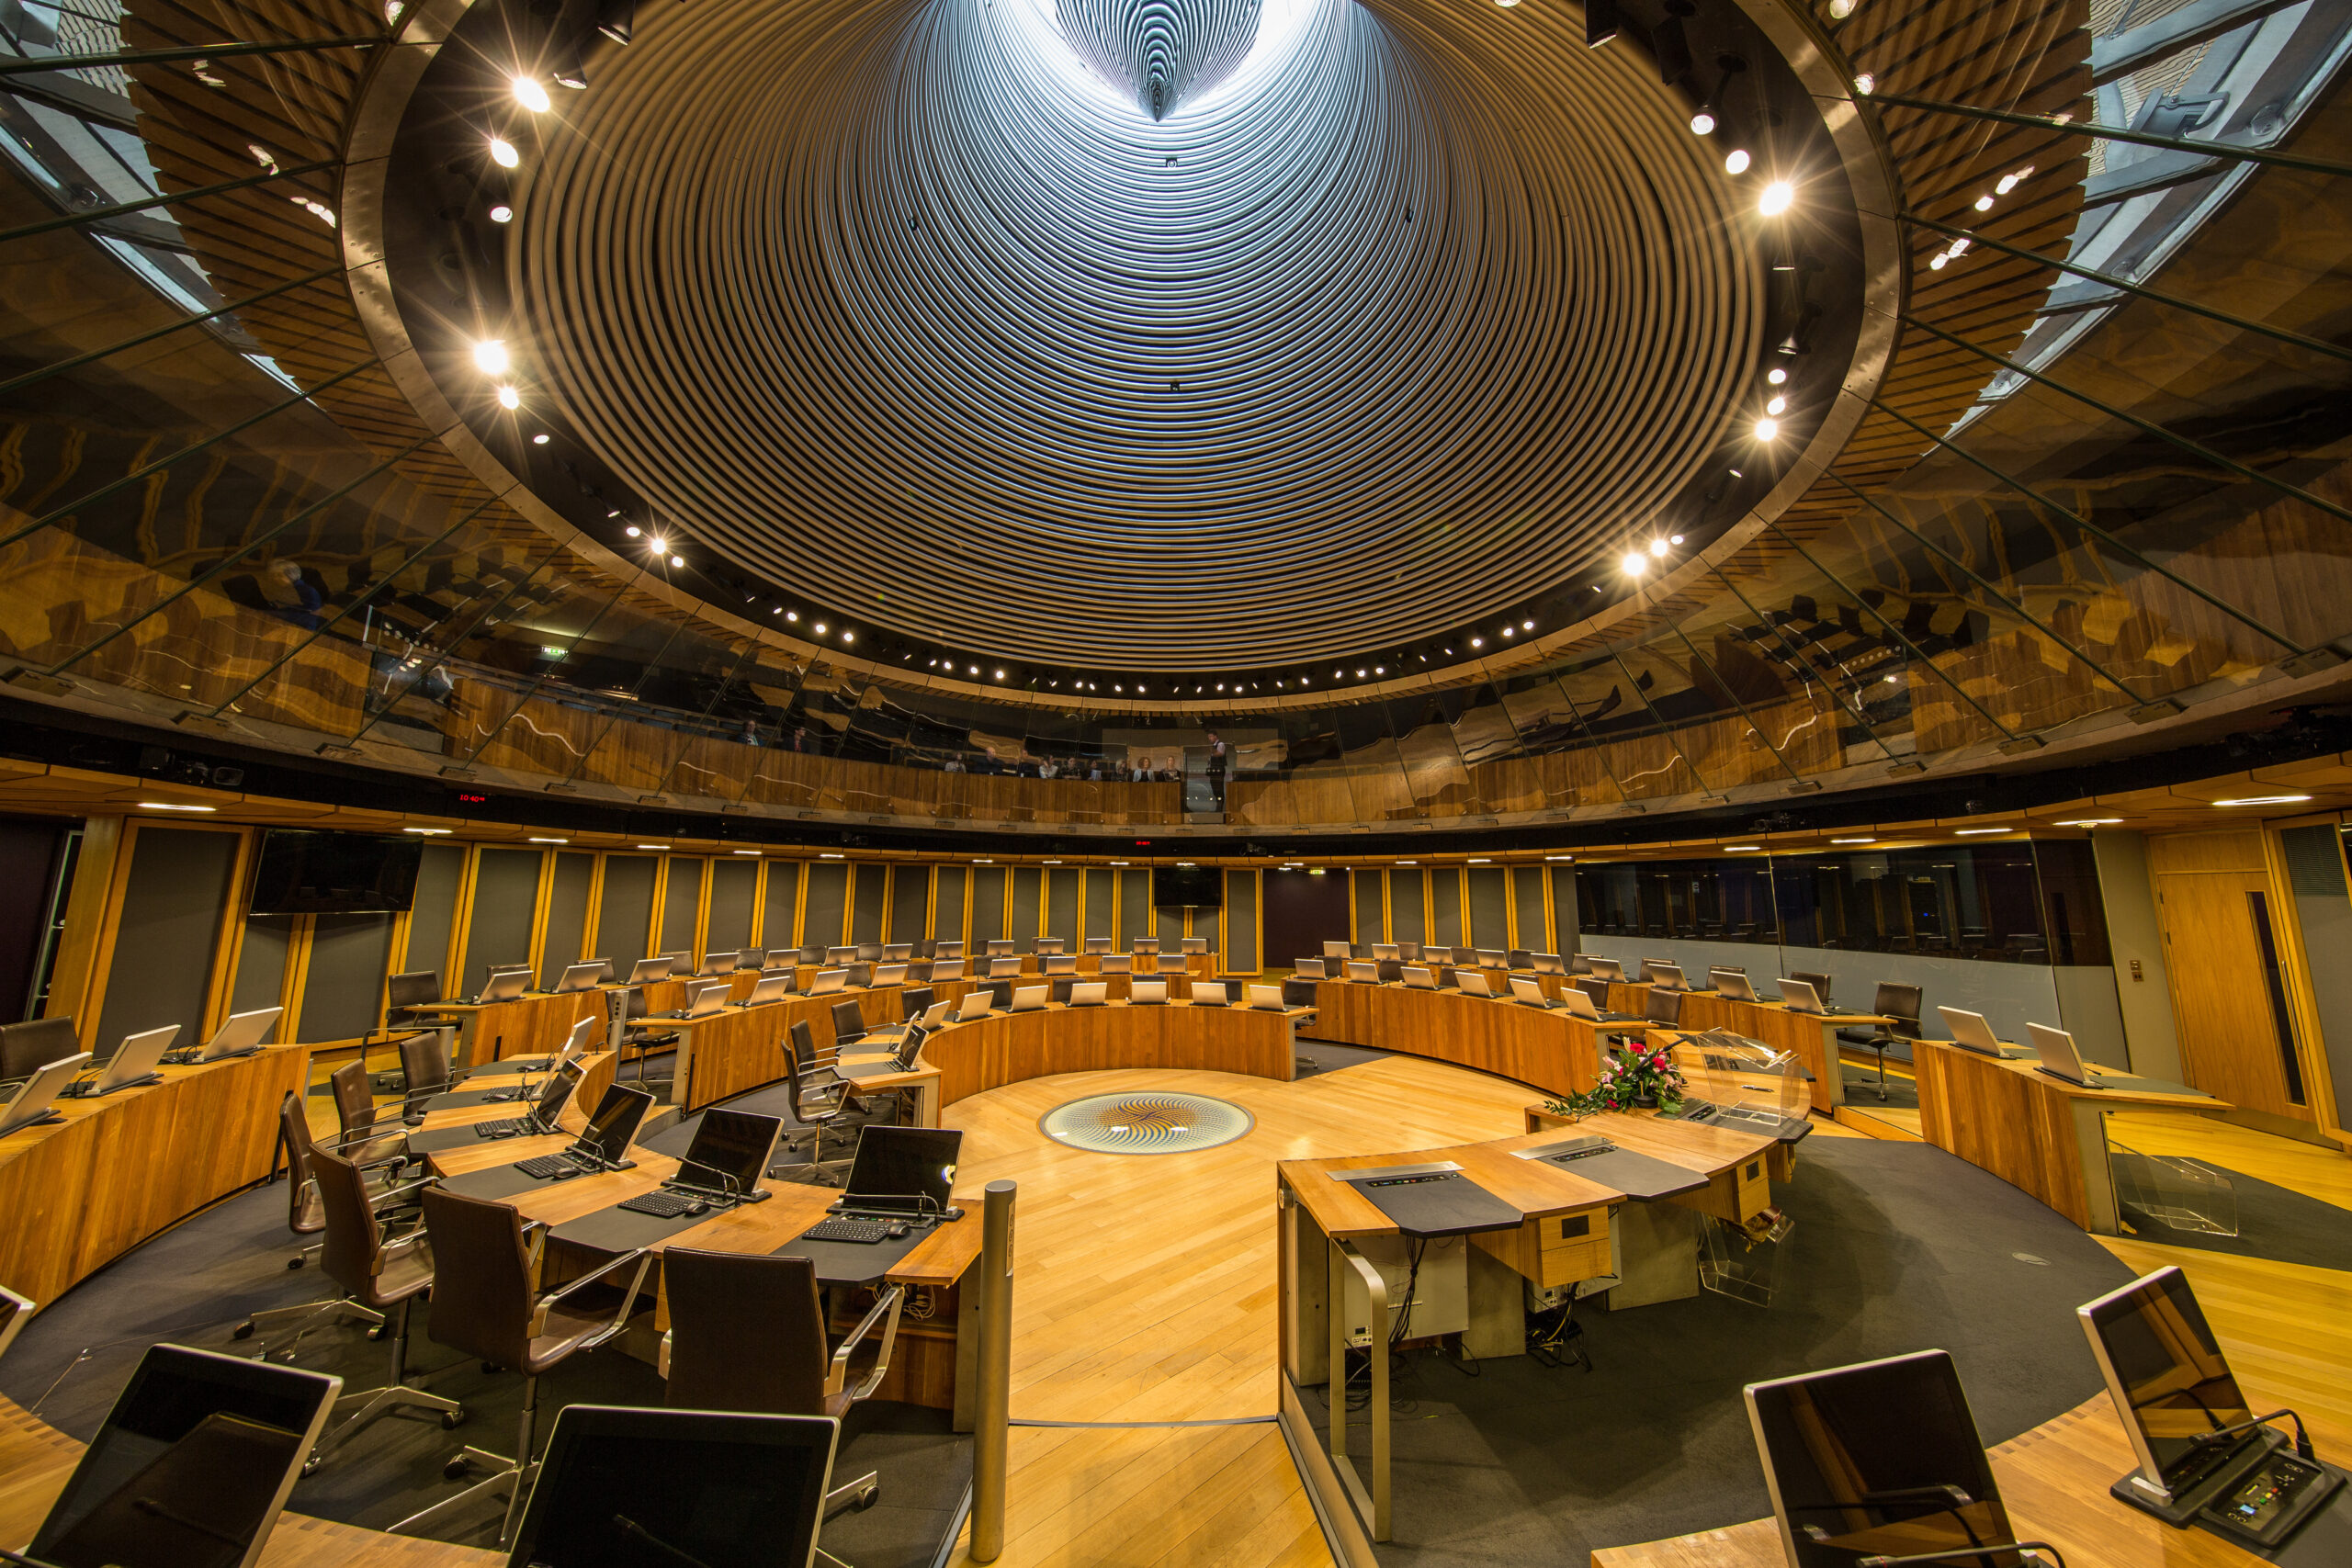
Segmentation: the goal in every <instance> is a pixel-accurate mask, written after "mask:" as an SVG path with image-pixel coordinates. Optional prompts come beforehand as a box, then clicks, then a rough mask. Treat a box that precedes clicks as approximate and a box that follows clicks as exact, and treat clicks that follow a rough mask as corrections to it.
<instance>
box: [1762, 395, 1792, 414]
mask: <svg viewBox="0 0 2352 1568" xmlns="http://www.w3.org/2000/svg"><path fill="white" fill-rule="evenodd" d="M1788 406H1789V400H1788V399H1786V398H1778V397H1776V398H1774V399H1772V400H1770V401H1769V402H1767V403H1766V404H1765V405H1764V412H1766V413H1770V414H1778V413H1782V412H1786V411H1787V409H1788Z"/></svg>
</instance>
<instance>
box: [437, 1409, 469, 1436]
mask: <svg viewBox="0 0 2352 1568" xmlns="http://www.w3.org/2000/svg"><path fill="white" fill-rule="evenodd" d="M465 1424H466V1413H465V1412H464V1411H462V1410H444V1411H443V1412H441V1429H442V1430H443V1431H445V1432H454V1431H456V1430H457V1429H458V1427H462V1426H464V1425H465Z"/></svg>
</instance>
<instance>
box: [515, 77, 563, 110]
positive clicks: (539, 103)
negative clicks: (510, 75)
mask: <svg viewBox="0 0 2352 1568" xmlns="http://www.w3.org/2000/svg"><path fill="white" fill-rule="evenodd" d="M509 85H511V86H512V87H513V88H514V89H515V102H516V103H518V104H520V105H522V106H523V107H525V108H526V109H529V110H530V111H531V112H532V113H533V114H545V113H547V112H548V108H549V107H552V100H551V99H549V98H548V90H547V89H546V88H545V87H543V86H541V85H539V84H538V83H537V81H536V80H534V79H533V78H531V77H528V76H517V77H515V80H514V81H513V82H512V83H510V84H509Z"/></svg>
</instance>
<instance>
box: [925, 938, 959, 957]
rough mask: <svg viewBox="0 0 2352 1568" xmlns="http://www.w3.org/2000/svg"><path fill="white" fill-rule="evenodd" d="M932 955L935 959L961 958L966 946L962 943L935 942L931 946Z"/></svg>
mask: <svg viewBox="0 0 2352 1568" xmlns="http://www.w3.org/2000/svg"><path fill="white" fill-rule="evenodd" d="M931 955H932V956H933V958H961V957H963V956H964V944H963V943H962V942H933V943H932V944H931Z"/></svg>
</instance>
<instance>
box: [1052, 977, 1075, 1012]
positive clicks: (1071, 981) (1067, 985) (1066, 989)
mask: <svg viewBox="0 0 2352 1568" xmlns="http://www.w3.org/2000/svg"><path fill="white" fill-rule="evenodd" d="M1046 984H1047V985H1049V986H1051V987H1053V988H1054V995H1053V999H1054V1000H1055V1001H1057V1002H1059V1003H1061V1004H1062V1005H1063V1006H1065V1007H1067V1006H1069V994H1070V991H1071V989H1072V987H1075V986H1077V984H1078V976H1075V975H1057V976H1054V977H1053V978H1052V979H1051V980H1048V981H1046Z"/></svg>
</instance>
